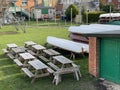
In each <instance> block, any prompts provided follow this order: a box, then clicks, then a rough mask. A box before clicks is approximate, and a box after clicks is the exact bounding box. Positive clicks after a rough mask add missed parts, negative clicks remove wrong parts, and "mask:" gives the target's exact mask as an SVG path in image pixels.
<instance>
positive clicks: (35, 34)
mask: <svg viewBox="0 0 120 90" xmlns="http://www.w3.org/2000/svg"><path fill="white" fill-rule="evenodd" d="M8 32H13V34H11V33H8ZM68 35H69V32H68V31H67V28H59V27H58V28H27V33H23V32H22V31H21V30H20V31H18V32H16V30H15V29H14V27H13V26H3V28H2V29H0V90H93V89H91V88H92V86H93V83H94V82H95V78H93V77H91V76H90V75H89V74H88V58H87V57H85V58H83V57H80V56H79V57H77V59H76V60H73V61H74V62H75V63H76V64H78V65H80V66H81V73H82V78H81V79H80V81H76V80H75V79H74V78H73V75H72V74H70V75H63V77H62V82H61V83H59V85H58V86H56V85H54V84H53V83H52V78H50V77H44V78H39V79H37V80H36V81H35V83H33V84H31V83H30V81H31V79H30V78H28V77H27V76H24V74H23V73H22V72H21V71H20V68H19V67H18V66H17V65H16V64H14V63H13V61H12V60H11V59H9V58H7V57H6V56H5V55H3V53H2V51H1V49H2V48H6V44H8V43H16V44H17V45H19V46H23V45H24V42H25V41H30V40H31V41H34V42H36V43H38V44H41V45H44V44H45V42H46V37H47V36H55V37H60V38H65V39H68ZM91 85H92V86H91Z"/></svg>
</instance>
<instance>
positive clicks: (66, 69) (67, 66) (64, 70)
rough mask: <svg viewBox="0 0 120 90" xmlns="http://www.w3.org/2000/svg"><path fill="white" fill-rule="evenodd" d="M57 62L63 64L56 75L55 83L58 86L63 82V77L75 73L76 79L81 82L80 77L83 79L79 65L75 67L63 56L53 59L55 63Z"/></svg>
mask: <svg viewBox="0 0 120 90" xmlns="http://www.w3.org/2000/svg"><path fill="white" fill-rule="evenodd" d="M55 61H57V62H59V63H61V64H62V65H61V67H60V69H58V70H57V71H56V72H55V73H54V80H53V83H56V85H57V84H58V83H59V82H60V81H61V75H62V74H68V73H74V74H75V77H76V79H77V80H79V76H80V77H81V73H80V70H79V67H78V66H77V65H75V64H74V63H73V62H72V61H71V60H69V59H68V58H66V57H64V56H62V55H59V56H54V57H53V63H54V62H55Z"/></svg>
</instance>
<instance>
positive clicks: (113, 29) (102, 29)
mask: <svg viewBox="0 0 120 90" xmlns="http://www.w3.org/2000/svg"><path fill="white" fill-rule="evenodd" d="M68 31H69V32H72V33H78V34H83V35H87V36H99V37H100V36H101V35H104V36H106V35H107V36H111V35H112V36H114V37H116V36H117V37H120V26H119V25H106V24H90V25H81V26H71V27H69V29H68Z"/></svg>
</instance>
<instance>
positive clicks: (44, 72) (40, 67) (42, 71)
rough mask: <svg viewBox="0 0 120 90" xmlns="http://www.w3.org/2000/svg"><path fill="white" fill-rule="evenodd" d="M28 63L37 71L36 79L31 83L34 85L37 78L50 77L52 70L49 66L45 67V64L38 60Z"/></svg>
mask: <svg viewBox="0 0 120 90" xmlns="http://www.w3.org/2000/svg"><path fill="white" fill-rule="evenodd" d="M28 63H29V64H30V66H32V67H33V69H34V70H35V73H34V77H33V79H32V81H31V83H33V82H34V81H35V79H36V78H39V77H45V76H49V75H50V73H51V72H50V70H49V69H50V68H49V67H48V66H47V65H45V64H44V63H42V62H41V61H39V60H37V59H35V60H33V61H29V62H28Z"/></svg>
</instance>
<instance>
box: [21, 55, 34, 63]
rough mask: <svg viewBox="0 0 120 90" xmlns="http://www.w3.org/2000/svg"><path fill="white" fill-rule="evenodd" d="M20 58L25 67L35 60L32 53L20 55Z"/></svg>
mask: <svg viewBox="0 0 120 90" xmlns="http://www.w3.org/2000/svg"><path fill="white" fill-rule="evenodd" d="M19 56H20V58H21V59H22V61H23V64H24V65H27V63H28V61H31V60H33V59H35V57H34V56H33V55H31V54H30V53H20V54H19Z"/></svg>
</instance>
